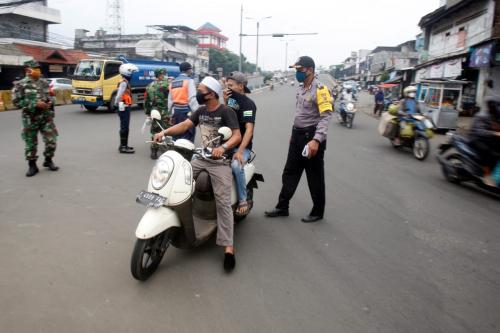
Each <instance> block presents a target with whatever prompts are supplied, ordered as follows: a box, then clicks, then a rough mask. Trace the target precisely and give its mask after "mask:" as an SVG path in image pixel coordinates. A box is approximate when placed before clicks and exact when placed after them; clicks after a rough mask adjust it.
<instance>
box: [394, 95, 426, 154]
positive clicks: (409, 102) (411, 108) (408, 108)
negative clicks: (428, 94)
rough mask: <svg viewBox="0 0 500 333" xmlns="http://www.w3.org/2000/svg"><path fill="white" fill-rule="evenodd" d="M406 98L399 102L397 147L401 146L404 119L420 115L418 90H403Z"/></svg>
mask: <svg viewBox="0 0 500 333" xmlns="http://www.w3.org/2000/svg"><path fill="white" fill-rule="evenodd" d="M403 95H404V98H403V99H401V101H400V102H399V109H398V131H397V134H396V138H395V140H394V143H395V144H396V145H398V144H400V142H401V141H400V138H399V129H400V123H401V119H402V118H406V117H408V116H411V115H414V114H416V113H420V107H419V106H418V103H417V100H416V96H417V88H416V87H414V86H408V87H406V88H405V89H404V90H403Z"/></svg>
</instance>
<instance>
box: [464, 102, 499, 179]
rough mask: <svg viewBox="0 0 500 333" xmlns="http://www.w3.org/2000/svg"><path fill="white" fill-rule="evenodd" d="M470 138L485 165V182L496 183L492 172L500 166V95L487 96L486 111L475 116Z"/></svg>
mask: <svg viewBox="0 0 500 333" xmlns="http://www.w3.org/2000/svg"><path fill="white" fill-rule="evenodd" d="M469 139H470V142H471V146H472V148H474V150H475V151H476V152H477V153H478V154H479V156H480V158H481V161H482V165H483V167H484V172H483V175H484V182H485V183H486V184H488V185H496V184H495V182H494V181H493V179H491V177H490V176H491V172H492V170H493V169H494V168H495V166H496V167H497V168H500V165H499V164H500V163H499V161H498V159H499V156H500V96H490V97H487V98H486V112H481V113H478V114H477V115H476V116H475V117H474V121H473V123H472V126H471V129H470V132H469Z"/></svg>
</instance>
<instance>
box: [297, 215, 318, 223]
mask: <svg viewBox="0 0 500 333" xmlns="http://www.w3.org/2000/svg"><path fill="white" fill-rule="evenodd" d="M322 219H323V216H314V215H307V216H304V217H303V218H302V219H301V221H302V222H304V223H312V222H318V221H319V220H322Z"/></svg>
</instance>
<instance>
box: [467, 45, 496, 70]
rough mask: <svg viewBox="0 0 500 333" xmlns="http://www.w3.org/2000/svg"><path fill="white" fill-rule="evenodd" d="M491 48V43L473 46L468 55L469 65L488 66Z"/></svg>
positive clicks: (473, 66)
mask: <svg viewBox="0 0 500 333" xmlns="http://www.w3.org/2000/svg"><path fill="white" fill-rule="evenodd" d="M492 50H493V43H488V44H486V45H483V46H480V47H477V48H474V49H473V50H472V53H471V56H470V63H469V67H472V68H481V67H488V66H489V65H490V61H491V51H492Z"/></svg>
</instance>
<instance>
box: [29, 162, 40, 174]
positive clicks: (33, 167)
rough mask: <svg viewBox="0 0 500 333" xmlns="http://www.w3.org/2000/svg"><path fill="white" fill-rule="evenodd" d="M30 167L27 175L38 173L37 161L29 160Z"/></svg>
mask: <svg viewBox="0 0 500 333" xmlns="http://www.w3.org/2000/svg"><path fill="white" fill-rule="evenodd" d="M28 165H29V169H28V172H26V177H33V176H34V175H36V174H37V173H38V171H39V170H38V167H37V166H36V161H28Z"/></svg>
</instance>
